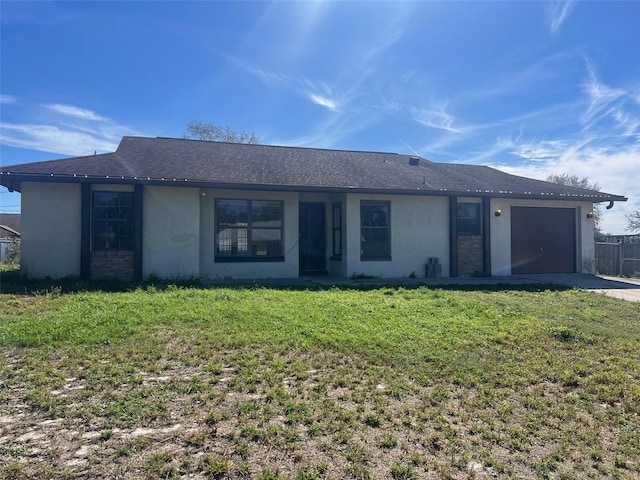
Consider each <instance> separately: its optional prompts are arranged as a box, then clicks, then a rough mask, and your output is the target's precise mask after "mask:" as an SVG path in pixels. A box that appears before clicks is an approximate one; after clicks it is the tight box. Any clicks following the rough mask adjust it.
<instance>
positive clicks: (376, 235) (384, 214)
mask: <svg viewBox="0 0 640 480" xmlns="http://www.w3.org/2000/svg"><path fill="white" fill-rule="evenodd" d="M390 210H391V208H390V204H389V202H377V201H367V200H363V201H361V202H360V259H361V260H390V259H391V246H390V225H391V222H390Z"/></svg>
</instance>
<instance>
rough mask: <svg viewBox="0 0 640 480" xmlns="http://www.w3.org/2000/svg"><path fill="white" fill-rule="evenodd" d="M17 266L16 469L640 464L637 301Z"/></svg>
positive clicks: (633, 473)
mask: <svg viewBox="0 0 640 480" xmlns="http://www.w3.org/2000/svg"><path fill="white" fill-rule="evenodd" d="M8 278H9V280H8V281H7V276H6V275H3V291H4V292H10V293H4V294H2V295H0V350H1V352H2V356H1V357H0V382H1V383H0V420H1V421H3V423H2V425H3V427H4V426H7V429H6V430H7V432H8V433H7V434H6V435H5V436H3V437H2V439H1V440H0V478H5V477H6V478H10V476H11V475H13V474H12V473H11V472H14V471H19V472H20V473H21V474H23V475H24V476H31V477H34V478H38V477H42V476H46V475H52V473H51V472H54V473H55V472H62V473H64V474H69V475H80V472H82V474H83V475H89V476H96V477H109V476H126V477H127V478H151V477H154V476H155V477H156V478H157V477H158V476H160V477H163V478H165V477H166V478H174V477H175V478H178V477H180V476H183V475H196V476H197V475H200V476H204V477H207V476H208V477H209V478H246V477H249V478H288V479H295V478H336V479H338V478H386V479H396V478H397V479H400V478H424V477H434V478H466V477H467V476H469V475H481V474H484V475H494V474H497V475H504V476H512V477H541V478H547V477H549V478H555V477H560V478H584V477H591V478H595V477H612V478H637V476H638V475H640V420H639V416H640V356H639V355H638V354H637V352H638V350H639V347H640V305H639V304H632V303H627V302H623V301H618V300H614V299H611V298H608V297H605V296H602V295H597V294H590V293H584V292H579V291H576V290H569V289H551V288H547V287H543V288H541V287H539V286H537V287H520V288H518V287H503V286H497V287H490V288H488V289H477V288H467V289H456V288H451V289H428V288H424V287H421V288H386V287H380V288H370V289H338V288H333V289H318V290H296V289H284V288H282V289H270V288H211V289H203V288H196V287H193V286H188V285H187V286H185V285H183V286H175V285H165V284H159V285H142V286H131V285H113V284H106V285H103V286H98V288H96V287H94V286H90V285H86V284H83V283H82V282H70V283H66V284H61V285H58V286H55V285H52V284H48V285H45V284H43V283H41V282H40V283H29V282H26V281H24V280H21V279H19V278H17V277H11V276H9V277H8ZM29 429H31V430H29ZM87 430H89V432H88V433H87ZM29 431H32V432H33V433H34V435H33V436H29V435H27V436H26V437H25V436H24V435H23V434H24V433H25V432H29ZM61 432H62V433H61ZM64 432H84V434H83V433H77V434H75V435H74V434H70V433H64ZM92 432H94V433H92ZM104 432H109V434H108V435H105V433H104ZM83 435H84V436H83ZM82 447H85V449H88V450H87V451H88V453H87V454H86V455H85V456H83V455H81V454H78V453H77V452H78V451H82V450H81V449H82ZM61 452H62V453H61ZM74 455H75V456H74ZM34 458H38V459H40V460H42V461H40V462H36V461H33V460H34ZM72 460H73V461H72ZM1 465H7V466H6V467H4V466H1ZM469 465H473V469H474V471H473V472H471V473H470V471H469V468H470V467H469ZM478 465H480V467H478ZM478 468H480V469H481V470H482V472H478V471H476V470H477V469H478Z"/></svg>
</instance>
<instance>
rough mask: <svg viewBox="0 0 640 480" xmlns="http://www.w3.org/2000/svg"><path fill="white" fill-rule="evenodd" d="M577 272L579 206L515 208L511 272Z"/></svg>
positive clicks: (512, 222) (513, 211)
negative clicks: (577, 218) (577, 211)
mask: <svg viewBox="0 0 640 480" xmlns="http://www.w3.org/2000/svg"><path fill="white" fill-rule="evenodd" d="M575 271H576V211H575V209H574V208H543V207H511V273H513V274H517V273H574V272H575Z"/></svg>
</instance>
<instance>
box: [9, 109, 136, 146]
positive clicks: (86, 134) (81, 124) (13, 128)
mask: <svg viewBox="0 0 640 480" xmlns="http://www.w3.org/2000/svg"><path fill="white" fill-rule="evenodd" d="M41 108H42V110H41V112H40V117H39V118H38V120H37V121H33V120H32V119H30V120H29V121H27V122H21V121H19V120H18V121H16V120H15V119H13V121H5V122H1V123H0V139H1V140H0V141H1V142H2V144H3V145H8V146H10V147H16V148H25V149H28V150H38V151H42V152H49V153H56V154H62V155H86V154H89V153H93V152H94V151H96V152H98V153H104V152H112V151H114V150H115V149H116V148H117V146H118V143H119V142H120V140H121V138H122V136H123V135H135V134H136V132H134V131H133V130H131V129H130V128H128V127H126V126H123V125H119V124H118V123H116V122H114V121H113V120H110V119H108V118H106V117H104V116H102V115H100V114H98V113H96V112H94V111H92V110H88V109H85V108H80V107H76V106H73V105H63V104H59V103H53V104H46V105H42V107H41Z"/></svg>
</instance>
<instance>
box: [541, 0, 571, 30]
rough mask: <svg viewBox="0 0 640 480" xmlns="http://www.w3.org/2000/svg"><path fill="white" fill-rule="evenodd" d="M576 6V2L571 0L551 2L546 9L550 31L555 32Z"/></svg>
mask: <svg viewBox="0 0 640 480" xmlns="http://www.w3.org/2000/svg"><path fill="white" fill-rule="evenodd" d="M575 6H576V2H574V1H571V0H568V1H567V0H563V1H554V2H551V3H550V4H549V6H548V9H547V20H548V22H549V30H550V31H551V33H557V32H558V31H559V30H560V27H562V24H563V23H564V22H565V21H566V20H567V18H569V15H571V12H573V9H574V8H575Z"/></svg>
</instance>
